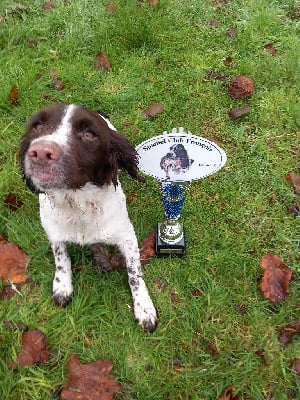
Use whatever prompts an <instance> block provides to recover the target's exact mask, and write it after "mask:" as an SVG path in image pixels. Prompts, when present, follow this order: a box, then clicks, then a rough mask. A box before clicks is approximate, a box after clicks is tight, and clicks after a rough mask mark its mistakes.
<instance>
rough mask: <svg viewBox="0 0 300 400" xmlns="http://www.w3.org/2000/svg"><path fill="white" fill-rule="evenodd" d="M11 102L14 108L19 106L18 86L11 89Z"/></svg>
mask: <svg viewBox="0 0 300 400" xmlns="http://www.w3.org/2000/svg"><path fill="white" fill-rule="evenodd" d="M9 102H10V104H11V105H13V106H15V105H17V104H18V102H19V89H18V87H17V85H13V86H12V87H11V89H10V92H9Z"/></svg>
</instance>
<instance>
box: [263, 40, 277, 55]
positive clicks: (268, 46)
mask: <svg viewBox="0 0 300 400" xmlns="http://www.w3.org/2000/svg"><path fill="white" fill-rule="evenodd" d="M264 49H265V50H266V51H267V52H268V53H269V54H271V56H276V54H277V50H276V49H275V48H274V45H273V43H268V44H266V45H265V46H264Z"/></svg>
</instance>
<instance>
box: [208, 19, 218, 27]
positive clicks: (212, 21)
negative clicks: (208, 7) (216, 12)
mask: <svg viewBox="0 0 300 400" xmlns="http://www.w3.org/2000/svg"><path fill="white" fill-rule="evenodd" d="M208 25H209V26H212V27H213V28H218V27H219V26H220V22H219V21H217V20H215V19H212V20H210V21H209V23H208Z"/></svg>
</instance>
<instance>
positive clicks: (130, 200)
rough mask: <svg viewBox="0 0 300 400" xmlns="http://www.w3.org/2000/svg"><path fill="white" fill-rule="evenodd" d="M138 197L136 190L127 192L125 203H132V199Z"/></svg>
mask: <svg viewBox="0 0 300 400" xmlns="http://www.w3.org/2000/svg"><path fill="white" fill-rule="evenodd" d="M137 197H138V194H137V192H131V193H129V195H128V196H127V203H128V204H130V203H132V202H133V201H134V200H136V199H137Z"/></svg>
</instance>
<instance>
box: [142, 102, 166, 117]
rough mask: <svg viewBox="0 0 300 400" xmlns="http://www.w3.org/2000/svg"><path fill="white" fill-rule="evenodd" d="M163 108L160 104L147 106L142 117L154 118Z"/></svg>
mask: <svg viewBox="0 0 300 400" xmlns="http://www.w3.org/2000/svg"><path fill="white" fill-rule="evenodd" d="M164 110H165V106H164V105H163V104H161V103H153V104H151V105H150V106H148V107H147V108H146V109H145V110H144V111H143V113H142V115H143V117H155V116H156V115H158V114H161V113H162V112H164Z"/></svg>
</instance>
